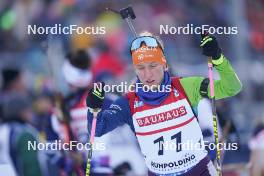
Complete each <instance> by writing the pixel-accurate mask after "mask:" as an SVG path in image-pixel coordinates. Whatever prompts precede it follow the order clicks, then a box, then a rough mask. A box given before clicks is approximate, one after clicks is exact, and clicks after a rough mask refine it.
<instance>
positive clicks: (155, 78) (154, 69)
mask: <svg viewBox="0 0 264 176" xmlns="http://www.w3.org/2000/svg"><path fill="white" fill-rule="evenodd" d="M134 68H135V72H136V74H137V76H138V78H139V80H140V81H141V83H143V84H144V85H148V86H153V85H160V84H161V82H162V80H163V77H164V70H165V66H164V65H162V64H160V63H159V62H144V63H140V64H137V65H135V66H134Z"/></svg>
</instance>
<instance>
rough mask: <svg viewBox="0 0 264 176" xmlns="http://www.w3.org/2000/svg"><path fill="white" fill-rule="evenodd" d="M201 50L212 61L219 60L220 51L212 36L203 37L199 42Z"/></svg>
mask: <svg viewBox="0 0 264 176" xmlns="http://www.w3.org/2000/svg"><path fill="white" fill-rule="evenodd" d="M200 46H201V47H202V49H203V54H204V55H206V56H208V57H212V59H213V60H217V59H219V58H220V56H221V53H222V50H221V48H220V47H219V46H218V43H217V40H216V38H215V37H214V36H211V35H204V36H203V37H202V40H201V45H200Z"/></svg>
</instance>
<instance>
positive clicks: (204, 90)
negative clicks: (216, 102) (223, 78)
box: [200, 78, 210, 98]
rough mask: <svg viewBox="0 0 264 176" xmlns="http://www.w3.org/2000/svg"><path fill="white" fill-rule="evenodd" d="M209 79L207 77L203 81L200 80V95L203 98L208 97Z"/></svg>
mask: <svg viewBox="0 0 264 176" xmlns="http://www.w3.org/2000/svg"><path fill="white" fill-rule="evenodd" d="M209 83H210V81H209V79H208V78H204V79H203V81H202V82H201V86H200V95H201V96H202V97H204V98H209V97H208V85H209Z"/></svg>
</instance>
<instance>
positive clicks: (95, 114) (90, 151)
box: [85, 108, 100, 176]
mask: <svg viewBox="0 0 264 176" xmlns="http://www.w3.org/2000/svg"><path fill="white" fill-rule="evenodd" d="M89 110H90V112H92V113H93V122H92V129H91V136H90V141H89V143H90V150H89V151H88V157H87V163H86V172H85V173H86V174H85V176H90V172H91V160H92V152H93V151H92V150H93V147H92V146H93V142H94V137H95V129H96V121H97V114H98V112H99V111H100V109H90V108H89Z"/></svg>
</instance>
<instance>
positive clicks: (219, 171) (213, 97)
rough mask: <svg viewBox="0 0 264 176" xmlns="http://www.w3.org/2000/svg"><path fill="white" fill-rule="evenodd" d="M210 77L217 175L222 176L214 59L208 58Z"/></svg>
mask: <svg viewBox="0 0 264 176" xmlns="http://www.w3.org/2000/svg"><path fill="white" fill-rule="evenodd" d="M208 76H209V85H210V97H211V103H212V114H213V128H214V138H215V145H216V169H217V175H218V176H221V175H222V171H221V161H220V150H219V148H218V144H219V138H218V124H217V115H216V105H215V94H214V80H213V63H212V57H208Z"/></svg>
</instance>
